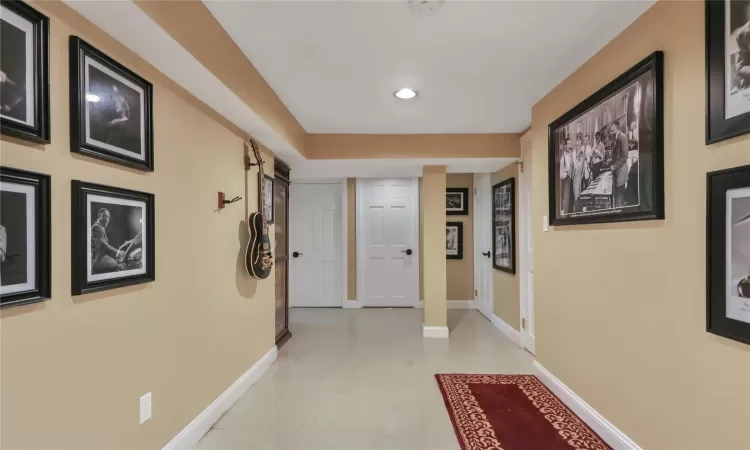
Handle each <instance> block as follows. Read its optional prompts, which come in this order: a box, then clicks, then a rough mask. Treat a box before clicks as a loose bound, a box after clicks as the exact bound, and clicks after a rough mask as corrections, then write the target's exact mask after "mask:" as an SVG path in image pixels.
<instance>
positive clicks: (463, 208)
mask: <svg viewBox="0 0 750 450" xmlns="http://www.w3.org/2000/svg"><path fill="white" fill-rule="evenodd" d="M445 214H446V215H448V216H468V215H469V188H447V189H446V190H445Z"/></svg>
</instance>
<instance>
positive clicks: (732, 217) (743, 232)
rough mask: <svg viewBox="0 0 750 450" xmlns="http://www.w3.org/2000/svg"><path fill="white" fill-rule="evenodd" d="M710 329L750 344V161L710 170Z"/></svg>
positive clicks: (708, 329)
mask: <svg viewBox="0 0 750 450" xmlns="http://www.w3.org/2000/svg"><path fill="white" fill-rule="evenodd" d="M706 217H707V220H708V224H707V240H708V255H707V259H708V264H707V274H706V278H707V282H706V284H707V286H708V292H707V298H706V329H707V331H708V332H709V333H714V334H718V335H720V336H724V337H727V338H729V339H734V340H736V341H740V342H744V343H746V344H750V166H744V167H738V168H734V169H727V170H722V171H718V172H712V173H709V174H708V193H707V211H706Z"/></svg>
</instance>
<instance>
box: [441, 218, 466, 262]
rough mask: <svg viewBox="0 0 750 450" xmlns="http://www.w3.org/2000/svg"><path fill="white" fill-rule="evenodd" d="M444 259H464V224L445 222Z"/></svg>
mask: <svg viewBox="0 0 750 450" xmlns="http://www.w3.org/2000/svg"><path fill="white" fill-rule="evenodd" d="M445 259H464V224H463V222H448V223H446V224H445Z"/></svg>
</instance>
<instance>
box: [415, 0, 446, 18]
mask: <svg viewBox="0 0 750 450" xmlns="http://www.w3.org/2000/svg"><path fill="white" fill-rule="evenodd" d="M406 3H407V4H408V5H409V9H411V13H412V14H413V15H415V16H424V17H433V16H436V15H437V13H439V12H440V10H441V9H443V0H406Z"/></svg>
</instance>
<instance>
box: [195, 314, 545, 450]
mask: <svg viewBox="0 0 750 450" xmlns="http://www.w3.org/2000/svg"><path fill="white" fill-rule="evenodd" d="M290 322H291V326H290V329H291V331H292V334H293V336H292V339H291V340H289V341H288V342H287V343H286V345H285V346H284V347H283V348H282V349H281V350H280V352H279V358H278V361H277V362H276V363H275V364H274V365H273V366H272V367H271V369H270V370H269V371H268V372H267V373H266V374H265V375H264V376H263V378H262V379H261V380H260V381H258V383H257V384H255V385H254V386H253V387H251V388H250V389H249V390H248V392H246V393H245V394H244V395H243V396H242V398H241V399H240V400H239V401H238V402H237V403H236V404H235V406H234V407H233V408H232V409H231V410H229V412H227V414H225V415H224V417H222V418H221V420H219V422H217V424H216V425H215V426H214V428H213V429H212V430H211V431H210V432H209V433H208V434H207V435H206V436H205V437H204V438H203V439H202V440H201V442H200V443H199V444H198V446H197V448H198V449H264V450H265V449H289V450H291V449H295V450H313V449H346V450H364V449H384V450H385V449H387V450H400V449H403V450H407V449H408V450H416V449H429V450H438V449H458V448H459V446H458V442H457V441H456V437H455V435H454V434H453V428H452V426H451V422H450V419H449V418H448V414H447V412H446V409H445V406H444V404H443V400H442V397H441V395H440V391H439V390H438V387H437V384H436V383H435V379H434V377H433V375H434V374H436V373H531V371H532V362H533V357H532V356H531V355H530V354H528V353H527V352H525V351H524V350H522V349H520V348H519V347H518V346H516V345H515V344H514V343H513V342H511V341H510V340H509V339H508V338H506V337H505V336H504V335H503V334H502V333H500V332H499V331H498V330H497V329H495V327H493V326H492V324H491V323H490V322H489V321H488V320H487V319H486V318H484V316H482V315H481V314H480V313H479V312H477V311H472V310H450V311H448V322H449V323H448V326H449V328H450V329H451V335H450V339H425V338H423V337H422V310H418V309H293V310H292V312H291V315H290Z"/></svg>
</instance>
